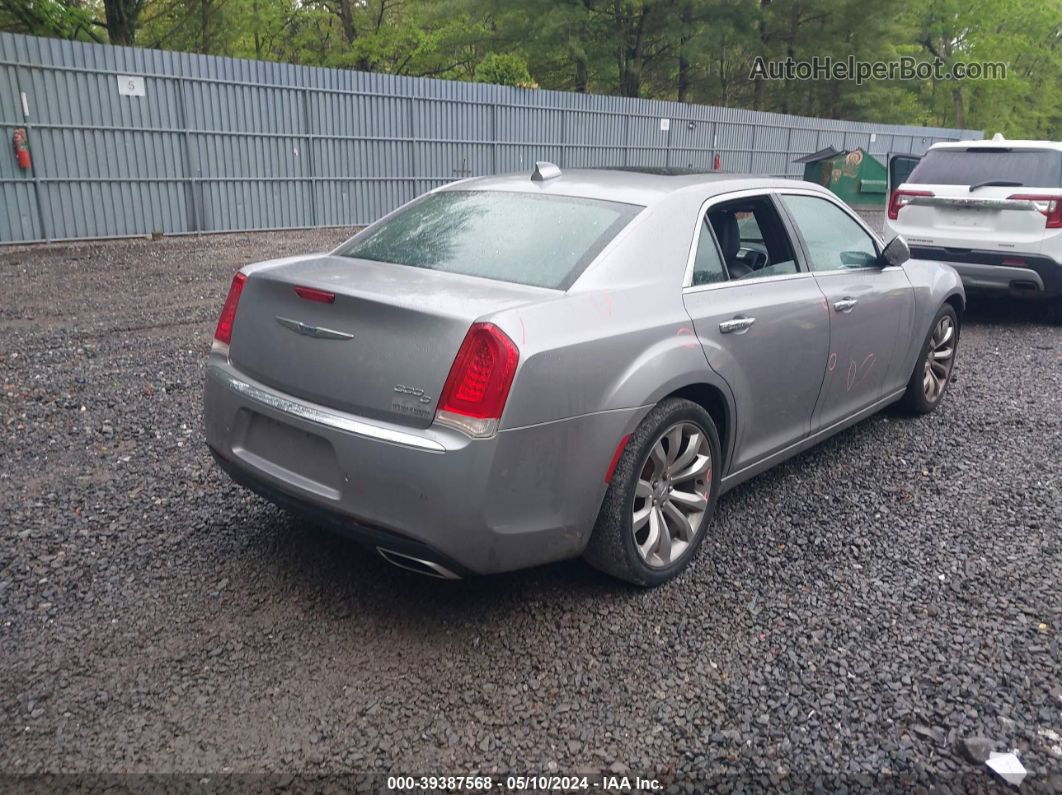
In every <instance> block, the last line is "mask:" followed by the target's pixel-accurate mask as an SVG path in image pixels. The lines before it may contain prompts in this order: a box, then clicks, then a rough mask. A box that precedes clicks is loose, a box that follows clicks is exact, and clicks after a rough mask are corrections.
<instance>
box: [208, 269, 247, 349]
mask: <svg viewBox="0 0 1062 795" xmlns="http://www.w3.org/2000/svg"><path fill="white" fill-rule="evenodd" d="M245 281H247V277H246V276H244V275H243V274H242V273H237V274H236V275H235V276H233V277H232V284H231V285H230V286H229V294H228V295H227V296H225V305H224V306H223V307H221V317H219V318H218V327H217V328H216V329H214V339H216V340H217V341H218V342H220V343H221V344H222V345H228V344H229V343H230V342H232V325H233V324H234V323H235V322H236V305H237V304H238V303H240V293H241V292H243V283H244V282H245Z"/></svg>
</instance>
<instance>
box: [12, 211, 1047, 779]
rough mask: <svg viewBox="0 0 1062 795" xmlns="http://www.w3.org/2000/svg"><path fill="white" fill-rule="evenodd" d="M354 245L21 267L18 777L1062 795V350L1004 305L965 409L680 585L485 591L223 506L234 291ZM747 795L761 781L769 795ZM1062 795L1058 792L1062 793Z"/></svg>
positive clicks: (973, 343)
mask: <svg viewBox="0 0 1062 795" xmlns="http://www.w3.org/2000/svg"><path fill="white" fill-rule="evenodd" d="M342 236H343V234H342V233H341V232H339V231H334V230H333V231H319V232H308V233H301V232H300V233H269V234H259V235H228V236H214V237H203V238H180V239H168V240H164V241H161V242H155V243H152V242H148V241H122V242H108V243H94V244H78V245H65V246H49V247H41V248H22V249H2V250H0V279H2V283H3V285H4V297H3V300H2V302H0V329H2V332H3V335H2V343H0V383H2V386H3V391H2V396H0V412H2V414H0V417H2V429H0V433H2V447H0V453H2V456H3V469H2V473H0V624H2V626H0V770H2V771H6V772H7V773H33V772H41V771H52V772H56V771H65V772H102V771H112V772H113V771H128V772H158V771H176V772H220V771H237V772H243V771H266V772H270V771H272V772H286V773H288V774H291V773H304V774H328V773H335V772H344V773H346V772H351V771H376V772H391V773H417V774H420V773H443V772H445V773H465V774H468V773H472V772H492V771H502V772H512V773H530V772H541V773H545V772H553V771H560V772H566V773H572V772H576V771H587V772H590V771H600V770H602V769H604V770H610V769H611V770H613V771H620V772H624V771H627V770H630V771H632V772H640V773H643V774H652V775H655V776H659V777H661V778H662V779H663V780H665V781H668V782H674V783H676V784H677V785H679V786H683V787H688V788H689V789H690V790H691V791H692V789H694V788H696V789H700V788H702V787H703V786H704V785H706V784H707V783H709V782H715V783H721V784H727V783H731V784H737V783H740V782H745V781H747V782H749V783H752V784H753V785H755V788H765V787H770V786H778V787H786V788H790V787H798V786H801V787H802V786H805V785H807V786H810V785H811V784H812V783H814V779H815V778H816V777H818V780H819V783H821V784H823V785H824V786H826V787H827V788H830V787H831V786H832V785H839V784H840V783H842V782H843V783H845V784H846V785H847V786H852V787H855V788H857V789H858V788H866V789H875V788H882V787H886V786H889V787H896V788H908V787H911V786H913V785H915V784H918V783H923V784H928V783H930V782H936V783H937V784H938V785H944V786H945V787H949V788H951V789H963V788H966V789H974V790H979V791H983V790H984V789H986V788H990V787H992V786H994V784H993V781H994V780H993V779H992V778H991V776H990V775H989V774H988V773H987V772H985V770H984V768H983V766H978V765H974V764H972V763H970V762H968V761H966V760H964V759H963V758H962V755H961V754H960V752H959V750H958V746H957V744H958V742H959V741H960V740H961V739H962V738H967V737H971V736H983V737H986V738H988V740H990V741H991V747H992V748H994V749H998V750H1004V749H1012V748H1016V749H1018V750H1019V753H1020V756H1021V759H1022V760H1023V762H1024V764H1025V765H1026V767H1027V768H1028V769H1029V770H1030V771H1031V772H1032V774H1033V775H1032V776H1030V778H1029V779H1027V780H1026V782H1025V784H1023V785H1022V789H1025V790H1049V789H1051V788H1052V787H1054V788H1056V789H1062V778H1060V777H1062V653H1060V648H1059V646H1060V643H1059V641H1060V629H1062V584H1060V583H1062V532H1060V525H1062V490H1060V484H1062V480H1060V475H1062V441H1060V438H1062V434H1060V432H1062V327H1059V326H1056V325H1053V324H1051V323H1050V322H1049V319H1048V317H1047V315H1046V313H1045V312H1044V311H1043V310H1042V309H1040V308H1037V307H1033V306H1026V305H1021V304H1007V305H1002V306H995V305H994V306H977V305H975V306H973V307H972V308H971V312H970V314H969V316H968V318H967V321H968V325H967V326H966V327H965V330H964V334H963V338H962V344H961V346H960V351H959V360H958V364H957V366H956V370H955V373H956V376H955V377H956V381H955V383H954V385H953V386H952V389H951V392H950V393H949V395H948V397H947V399H946V400H945V402H944V405H943V406H942V408H941V410H939V411H938V412H937V413H936V414H934V415H931V416H929V417H925V418H921V419H914V420H911V419H903V418H900V417H897V416H895V415H890V414H883V415H879V416H877V417H874V418H872V419H870V420H868V421H866V422H864V423H862V424H861V425H859V426H857V427H855V428H853V429H851V430H849V431H847V432H845V433H843V434H842V435H840V436H839V437H836V438H835V439H833V440H832V441H830V442H828V443H826V444H823V445H821V446H820V447H818V448H816V449H815V450H813V451H810V452H809V453H807V454H804V455H802V456H800V457H798V458H796V459H795V460H792V461H791V462H789V463H787V464H785V465H783V466H780V467H778V468H776V469H775V470H773V471H771V472H769V473H767V474H765V475H763V476H760V477H759V478H757V479H755V480H754V481H752V482H750V483H748V484H746V485H744V486H742V487H741V488H739V489H737V490H736V491H734V492H732V493H731V494H729V495H728V496H727V497H726V498H724V499H723V500H722V502H721V504H720V510H719V514H718V517H717V520H716V521H715V523H714V525H713V526H712V529H711V534H710V536H709V537H708V538H707V539H706V542H705V544H704V547H703V548H702V551H701V553H700V555H699V557H698V559H697V560H696V562H695V563H694V565H693V566H692V568H691V569H690V570H689V571H688V573H686V574H685V575H684V576H682V577H681V578H680V579H679V580H677V581H676V582H674V583H672V584H670V585H668V586H665V587H662V588H659V589H657V590H653V591H649V592H644V591H636V590H631V589H629V588H626V587H624V586H622V585H620V584H617V583H615V582H612V581H610V580H609V579H607V578H605V577H603V576H601V575H599V574H597V573H595V572H594V571H593V570H591V569H590V568H589V567H587V566H586V565H584V564H583V563H581V562H579V561H573V562H570V563H565V564H561V565H555V566H550V567H544V568H541V569H536V570H531V571H526V572H520V573H517V574H512V575H504V576H497V577H490V578H482V579H474V580H469V581H463V582H459V583H456V584H453V583H443V582H438V581H434V580H429V579H425V578H420V577H417V576H416V575H412V574H407V573H405V572H402V571H399V570H397V569H394V568H391V567H389V566H388V565H387V564H385V563H383V562H382V561H380V560H378V559H377V558H374V557H372V556H370V555H368V554H366V553H364V552H362V551H361V550H360V548H358V547H356V546H353V545H351V544H349V543H348V542H346V541H344V540H342V539H339V538H336V537H333V536H331V535H329V534H327V533H326V532H324V531H320V530H317V529H315V528H313V527H311V526H308V525H306V524H304V523H301V522H299V521H297V520H294V519H291V518H289V517H288V516H286V515H284V514H283V513H281V512H280V511H279V510H277V509H275V508H274V507H272V506H271V505H269V504H268V503H266V502H264V501H262V500H260V499H258V498H257V497H255V496H252V495H251V494H249V493H248V492H245V491H243V490H241V489H239V488H237V487H236V486H234V485H233V484H231V483H230V482H229V481H228V480H227V479H226V478H225V477H224V476H223V475H221V474H220V473H219V472H218V470H217V469H216V467H215V466H214V465H213V463H212V461H211V459H210V457H209V455H208V453H207V450H206V448H205V447H204V445H203V441H202V435H201V431H200V422H201V418H200V395H201V388H202V383H203V377H204V362H205V356H206V352H207V349H208V347H209V341H210V336H211V333H212V331H213V324H214V321H215V317H216V312H217V310H218V309H219V306H220V304H221V301H222V298H223V295H224V292H225V289H226V286H227V284H228V281H229V279H230V278H231V275H232V272H233V271H234V269H235V268H237V267H238V266H239V265H240V264H242V263H245V262H247V261H250V260H254V259H261V258H265V257H268V256H280V255H284V254H291V253H296V252H302V251H308V250H315V249H325V248H328V247H330V246H331V245H332V244H334V243H336V242H337V241H338V240H339V239H340V238H341V237H342ZM742 776H743V777H745V778H739V777H742ZM1052 776H1053V778H1052Z"/></svg>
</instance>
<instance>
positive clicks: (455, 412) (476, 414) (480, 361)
mask: <svg viewBox="0 0 1062 795" xmlns="http://www.w3.org/2000/svg"><path fill="white" fill-rule="evenodd" d="M519 361H520V351H519V350H518V349H517V347H516V345H515V344H513V341H512V340H511V339H509V338H508V337H507V336H506V335H505V333H504V332H503V331H502V330H501V329H500V328H498V327H497V326H495V325H494V324H492V323H473V324H472V328H470V329H469V330H468V334H466V335H465V341H464V342H462V343H461V349H460V350H459V351H458V352H457V357H456V358H455V359H454V363H453V366H452V367H451V368H450V374H449V375H448V376H447V377H446V384H445V385H444V386H443V390H442V395H441V396H440V397H439V410H438V411H437V412H436V414H435V419H436V420H438V421H439V422H440V423H441V424H443V425H448V426H450V427H451V428H456V429H458V430H459V431H463V432H464V433H467V434H468V435H469V436H472V437H477V438H479V437H485V436H492V435H493V434H494V432H495V431H497V430H498V421H499V420H500V419H501V415H502V409H504V408H505V401H506V400H507V399H508V397H509V388H510V387H511V386H512V385H513V376H515V375H516V365H517V363H518V362H519Z"/></svg>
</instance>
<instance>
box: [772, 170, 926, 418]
mask: <svg viewBox="0 0 1062 795" xmlns="http://www.w3.org/2000/svg"><path fill="white" fill-rule="evenodd" d="M781 199H782V204H783V205H784V206H785V208H786V210H787V211H788V213H789V215H790V218H791V219H792V222H793V226H794V227H795V228H796V231H797V235H798V237H799V239H800V244H801V246H802V247H803V249H804V255H805V259H806V260H807V262H808V264H809V267H810V268H811V271H812V273H813V275H814V277H815V281H816V282H817V283H818V285H819V288H820V289H821V290H822V293H823V294H824V295H825V296H826V301H827V304H828V305H829V317H830V321H829V322H830V353H829V357H828V359H827V363H826V375H825V377H824V379H823V382H822V391H821V393H820V395H819V400H818V404H817V406H816V408H815V414H814V417H813V418H812V422H811V429H812V431H817V430H819V429H822V428H828V427H830V426H831V425H833V424H834V423H836V422H839V421H841V420H843V419H845V418H847V417H849V416H851V415H853V414H855V413H857V412H859V411H861V410H862V409H865V408H867V407H868V406H871V405H873V404H874V403H876V402H878V401H880V400H882V399H883V398H884V397H885V396H886V395H889V394H891V393H893V392H895V391H896V390H897V389H900V388H902V386H903V384H905V383H906V382H907V379H908V377H909V376H910V373H907V372H904V371H903V362H902V361H901V360H900V357H902V356H903V353H904V350H905V345H903V344H901V338H902V339H903V340H906V339H907V337H908V335H909V333H910V331H909V330H910V328H911V323H913V322H914V291H913V289H912V288H911V283H910V282H909V281H908V279H907V274H906V272H905V271H904V270H903V268H901V267H897V266H886V267H883V266H882V261H881V259H880V254H881V244H880V241H879V240H878V239H877V238H875V237H874V236H873V235H872V234H871V233H870V231H869V230H868V229H867V228H866V226H865V225H864V224H863V223H862V222H861V221H859V220H857V219H856V218H855V216H853V215H852V213H851V212H850V211H849V210H848V209H847V208H845V207H844V206H843V205H841V203H840V202H837V201H834V200H832V199H830V198H827V197H824V196H822V195H821V194H815V193H811V192H803V193H802V192H800V191H791V192H790V191H783V192H782V193H781Z"/></svg>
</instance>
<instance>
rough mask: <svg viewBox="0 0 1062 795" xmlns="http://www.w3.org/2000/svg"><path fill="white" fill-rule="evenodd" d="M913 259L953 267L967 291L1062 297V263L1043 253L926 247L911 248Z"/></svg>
mask: <svg viewBox="0 0 1062 795" xmlns="http://www.w3.org/2000/svg"><path fill="white" fill-rule="evenodd" d="M911 256H912V257H914V258H915V259H923V260H934V261H937V262H944V263H947V264H948V265H951V266H952V267H953V268H955V270H956V271H958V273H959V276H961V277H962V283H963V285H964V286H965V287H966V289H967V290H992V291H1001V292H1020V293H1044V294H1050V295H1059V294H1062V263H1060V262H1056V261H1055V260H1053V259H1051V258H1050V257H1045V256H1043V255H1040V254H1018V253H1003V252H999V251H976V250H972V251H961V252H957V251H954V250H949V249H946V248H935V247H928V246H927V247H912V248H911ZM1015 260H1020V261H1021V263H1022V264H1020V265H1019V264H1015ZM1004 263H1006V264H1004Z"/></svg>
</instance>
